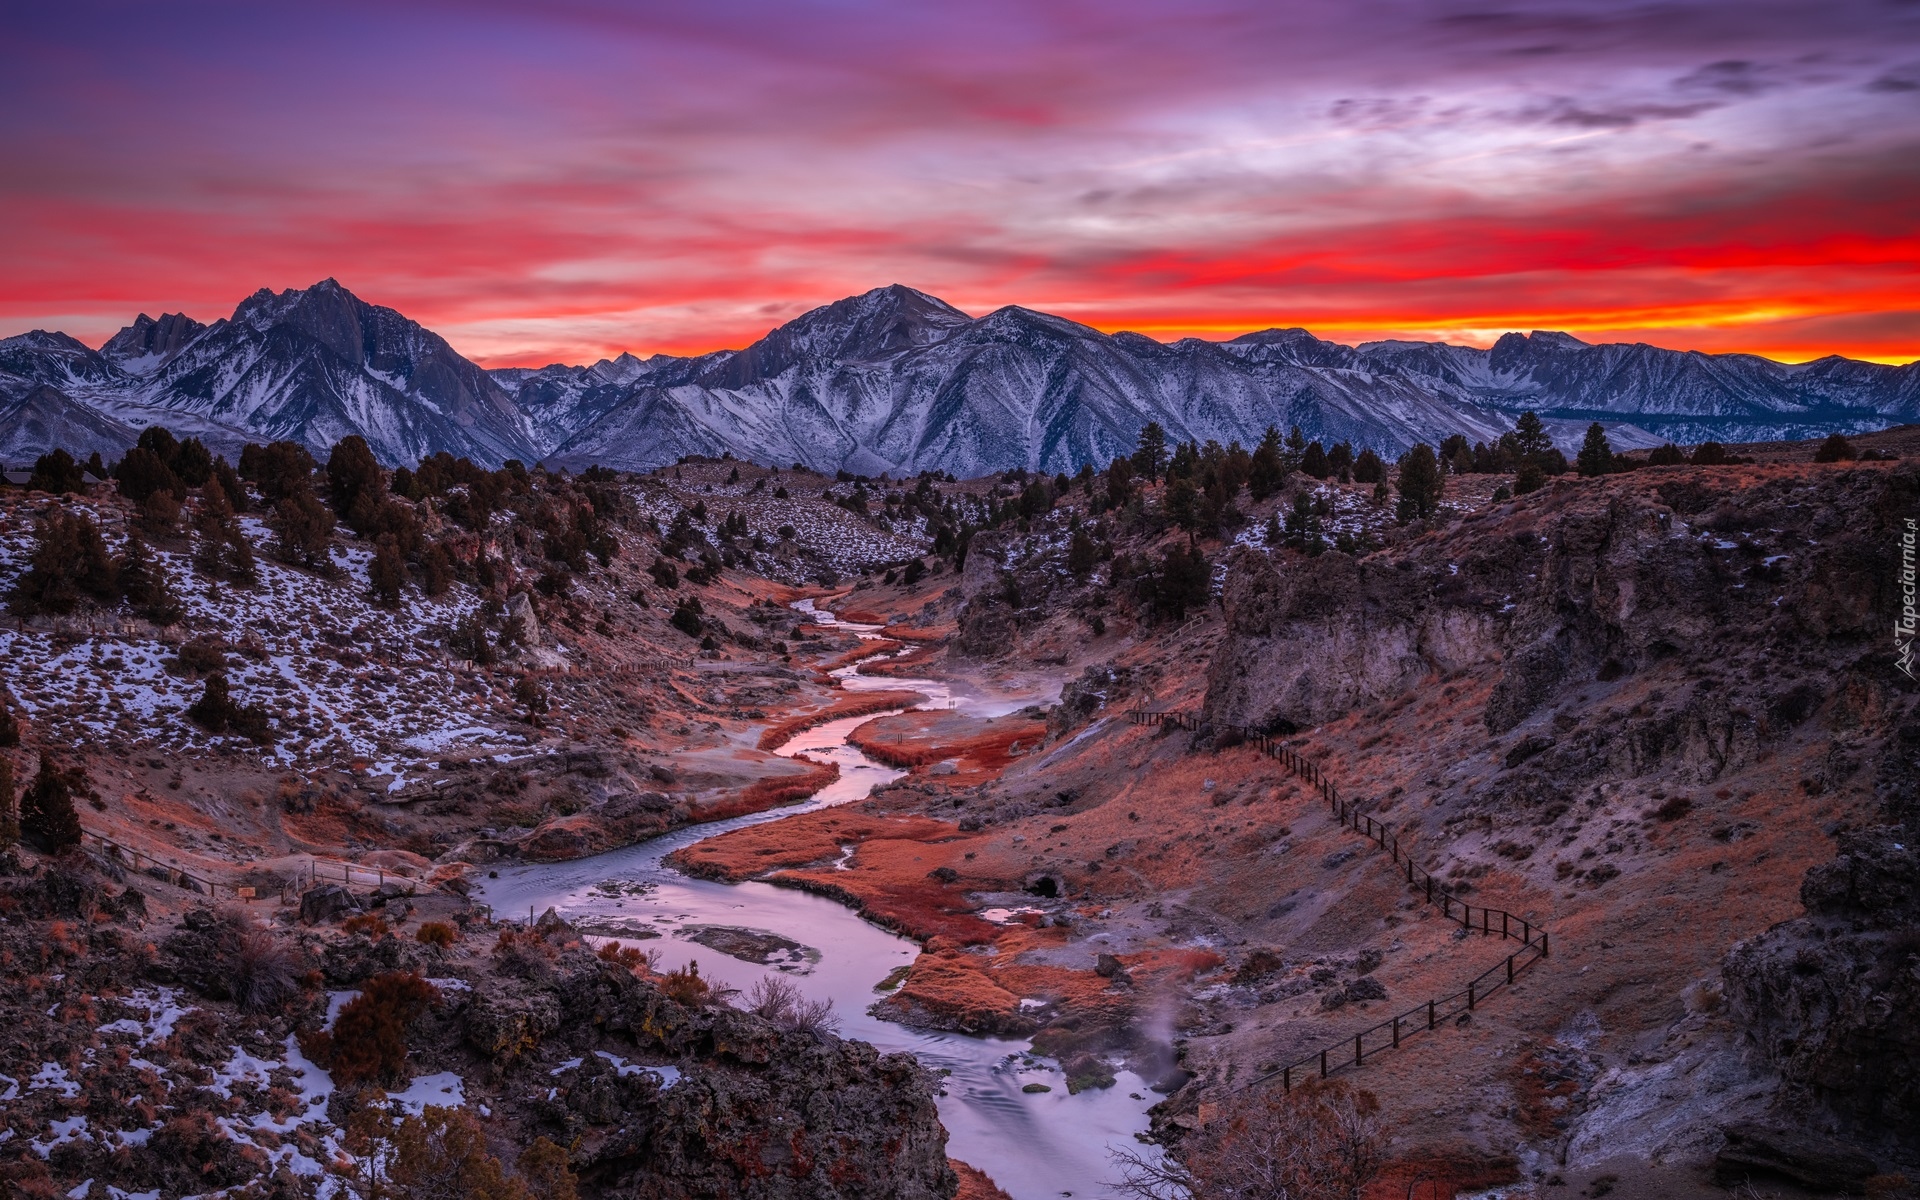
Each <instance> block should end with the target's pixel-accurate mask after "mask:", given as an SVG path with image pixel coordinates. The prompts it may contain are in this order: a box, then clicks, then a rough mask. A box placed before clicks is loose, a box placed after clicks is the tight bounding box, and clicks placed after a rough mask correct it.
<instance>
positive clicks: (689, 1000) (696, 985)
mask: <svg viewBox="0 0 1920 1200" xmlns="http://www.w3.org/2000/svg"><path fill="white" fill-rule="evenodd" d="M660 991H661V993H662V994H663V995H665V996H666V998H667V999H669V1000H671V1001H673V1002H674V1003H676V1004H684V1005H686V1006H687V1007H688V1008H698V1007H700V1006H701V1005H704V1004H706V1003H707V1001H708V1000H710V999H711V998H712V996H713V985H711V984H709V983H708V982H707V981H706V980H705V979H702V978H701V977H700V964H699V963H697V962H690V963H688V964H687V965H686V966H684V967H681V968H679V969H678V970H675V971H668V972H667V973H666V974H665V975H662V976H661V977H660Z"/></svg>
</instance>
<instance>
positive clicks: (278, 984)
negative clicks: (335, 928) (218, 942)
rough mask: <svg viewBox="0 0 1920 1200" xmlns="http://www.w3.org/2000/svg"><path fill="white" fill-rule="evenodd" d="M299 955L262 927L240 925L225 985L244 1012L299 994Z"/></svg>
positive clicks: (300, 972)
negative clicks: (242, 926)
mask: <svg viewBox="0 0 1920 1200" xmlns="http://www.w3.org/2000/svg"><path fill="white" fill-rule="evenodd" d="M301 974H302V971H301V962H300V956H299V955H298V954H297V953H296V952H295V951H294V950H293V948H292V947H290V946H288V945H287V944H286V943H285V942H284V941H282V940H281V939H280V938H278V937H276V936H275V935H274V934H272V933H271V932H269V931H267V930H265V929H259V928H255V927H247V928H243V929H242V930H241V931H240V936H239V939H238V941H237V943H236V945H235V947H234V952H233V961H232V963H231V964H230V967H229V978H228V983H227V987H228V989H229V990H230V991H231V992H232V993H233V1001H234V1003H235V1004H238V1005H239V1006H240V1008H241V1010H242V1011H244V1012H264V1011H266V1010H268V1009H273V1008H278V1007H280V1006H281V1005H282V1004H285V1003H286V1002H287V1001H288V1000H291V999H293V998H294V997H295V996H297V995H299V994H300V976H301Z"/></svg>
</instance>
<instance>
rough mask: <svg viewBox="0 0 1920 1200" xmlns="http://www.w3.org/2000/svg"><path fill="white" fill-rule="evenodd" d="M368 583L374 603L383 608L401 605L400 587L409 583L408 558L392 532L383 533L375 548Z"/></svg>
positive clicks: (368, 565) (368, 567) (369, 565)
mask: <svg viewBox="0 0 1920 1200" xmlns="http://www.w3.org/2000/svg"><path fill="white" fill-rule="evenodd" d="M367 583H368V584H369V585H370V587H371V589H372V595H373V601H374V603H376V604H378V605H380V606H381V607H383V608H399V607H400V589H401V588H403V587H405V586H406V583H407V560H406V559H405V558H404V557H402V555H401V553H400V544H399V542H398V540H397V539H395V538H394V536H393V535H392V534H381V535H380V540H379V541H378V542H377V543H375V545H374V548H373V561H372V562H370V563H368V564H367Z"/></svg>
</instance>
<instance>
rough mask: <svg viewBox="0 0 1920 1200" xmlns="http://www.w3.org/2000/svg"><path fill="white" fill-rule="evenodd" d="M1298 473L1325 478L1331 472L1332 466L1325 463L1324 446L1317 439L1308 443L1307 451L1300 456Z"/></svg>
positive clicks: (1325, 452)
mask: <svg viewBox="0 0 1920 1200" xmlns="http://www.w3.org/2000/svg"><path fill="white" fill-rule="evenodd" d="M1300 473H1301V474H1303V475H1311V476H1313V477H1314V478H1315V479H1325V478H1326V477H1327V476H1328V475H1330V474H1332V473H1333V472H1332V468H1331V467H1330V466H1329V465H1328V464H1327V451H1326V447H1324V446H1322V445H1321V444H1320V443H1319V442H1317V441H1316V442H1312V443H1310V444H1309V445H1308V446H1307V452H1306V453H1305V454H1302V455H1301V456H1300Z"/></svg>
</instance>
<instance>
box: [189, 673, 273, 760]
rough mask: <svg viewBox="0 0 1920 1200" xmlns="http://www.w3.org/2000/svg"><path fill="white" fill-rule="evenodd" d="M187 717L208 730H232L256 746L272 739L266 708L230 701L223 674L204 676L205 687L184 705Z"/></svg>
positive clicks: (211, 731)
mask: <svg viewBox="0 0 1920 1200" xmlns="http://www.w3.org/2000/svg"><path fill="white" fill-rule="evenodd" d="M187 719H188V720H189V721H192V722H193V723H194V724H195V725H198V726H199V727H200V728H202V729H204V730H206V731H207V732H208V733H212V734H223V733H235V734H238V735H240V736H241V737H243V738H246V739H247V740H248V741H250V742H253V743H254V744H255V745H259V746H266V745H271V744H272V742H273V724H272V719H271V718H270V717H268V715H267V710H266V709H265V708H263V707H261V706H260V705H258V704H241V703H239V702H238V701H236V700H234V699H233V697H232V696H231V695H229V694H228V691H227V677H226V676H225V675H214V676H211V677H209V678H208V679H207V686H206V690H205V691H204V692H202V693H201V694H200V698H199V699H198V700H196V701H194V702H193V704H192V705H190V706H189V707H188V708H187Z"/></svg>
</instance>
